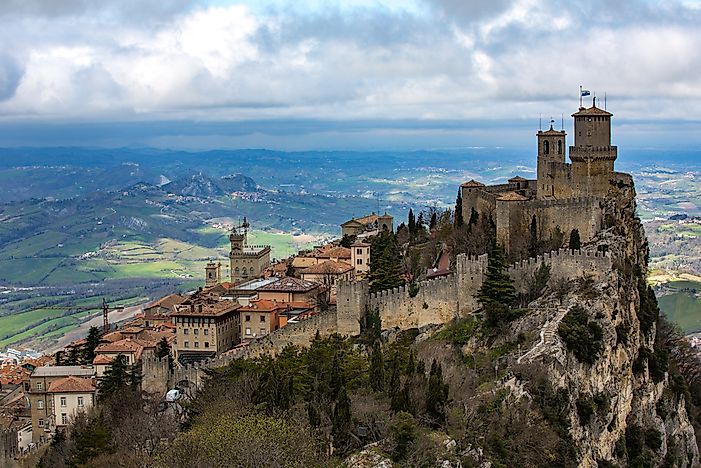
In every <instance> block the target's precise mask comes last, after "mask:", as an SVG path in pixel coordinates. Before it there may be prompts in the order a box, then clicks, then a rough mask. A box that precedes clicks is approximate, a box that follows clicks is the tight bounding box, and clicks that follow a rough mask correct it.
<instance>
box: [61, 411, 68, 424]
mask: <svg viewBox="0 0 701 468" xmlns="http://www.w3.org/2000/svg"><path fill="white" fill-rule="evenodd" d="M61 424H63V425H66V424H68V415H67V414H66V413H61Z"/></svg>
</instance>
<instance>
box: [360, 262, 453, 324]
mask: <svg viewBox="0 0 701 468" xmlns="http://www.w3.org/2000/svg"><path fill="white" fill-rule="evenodd" d="M457 301H458V298H457V280H456V276H455V275H454V274H451V275H448V276H444V277H440V278H436V279H432V280H429V281H422V282H420V283H419V292H418V294H417V295H416V296H415V297H410V296H409V285H405V286H401V287H399V288H394V289H392V290H389V291H380V292H377V293H372V294H370V297H369V301H368V306H369V307H370V308H371V309H377V310H378V311H379V313H380V319H381V321H382V328H392V327H399V328H413V327H421V326H424V325H428V324H431V323H445V322H448V321H450V320H452V319H453V318H455V316H456V315H457V313H458V304H457Z"/></svg>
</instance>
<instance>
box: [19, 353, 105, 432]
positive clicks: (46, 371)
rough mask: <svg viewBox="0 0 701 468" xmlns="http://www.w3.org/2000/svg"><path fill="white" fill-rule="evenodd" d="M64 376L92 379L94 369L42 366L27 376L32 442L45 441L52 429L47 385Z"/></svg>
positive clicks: (51, 409)
mask: <svg viewBox="0 0 701 468" xmlns="http://www.w3.org/2000/svg"><path fill="white" fill-rule="evenodd" d="M66 377H77V378H81V379H92V378H93V377H95V369H94V368H93V367H91V366H42V367H37V368H36V369H35V370H34V372H32V375H31V376H30V378H29V405H30V407H31V414H32V442H34V443H37V442H42V441H46V440H47V435H48V434H49V433H50V432H51V431H52V424H53V423H52V422H53V419H52V418H53V416H54V414H55V413H54V408H53V395H51V394H50V393H49V387H50V386H51V384H52V383H53V382H55V381H59V380H62V379H65V378H66ZM83 403H85V401H84V402H83Z"/></svg>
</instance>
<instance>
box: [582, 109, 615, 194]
mask: <svg viewBox="0 0 701 468" xmlns="http://www.w3.org/2000/svg"><path fill="white" fill-rule="evenodd" d="M594 99H596V98H594ZM612 116H613V114H611V113H610V112H606V111H605V110H603V109H599V108H598V107H596V101H595V100H594V101H593V102H592V106H591V107H590V108H588V109H585V108H584V107H580V108H579V111H578V112H575V113H574V114H572V117H573V118H574V146H570V159H571V160H572V182H573V187H574V189H575V191H576V192H577V193H579V194H580V195H584V196H596V197H603V196H605V195H606V194H607V192H608V188H609V179H610V177H611V175H613V172H614V169H613V165H614V161H616V158H617V157H618V148H617V147H616V146H612V145H611V117H612Z"/></svg>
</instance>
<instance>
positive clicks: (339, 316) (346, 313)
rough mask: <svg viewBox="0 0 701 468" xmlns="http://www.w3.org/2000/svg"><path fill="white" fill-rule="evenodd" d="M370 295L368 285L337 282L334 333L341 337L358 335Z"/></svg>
mask: <svg viewBox="0 0 701 468" xmlns="http://www.w3.org/2000/svg"><path fill="white" fill-rule="evenodd" d="M369 295H370V283H369V282H368V281H367V280H362V281H339V282H338V284H337V285H336V331H337V333H339V334H341V335H346V336H355V335H359V334H360V321H361V320H362V318H363V317H364V316H365V312H366V311H367V307H368V299H369Z"/></svg>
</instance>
